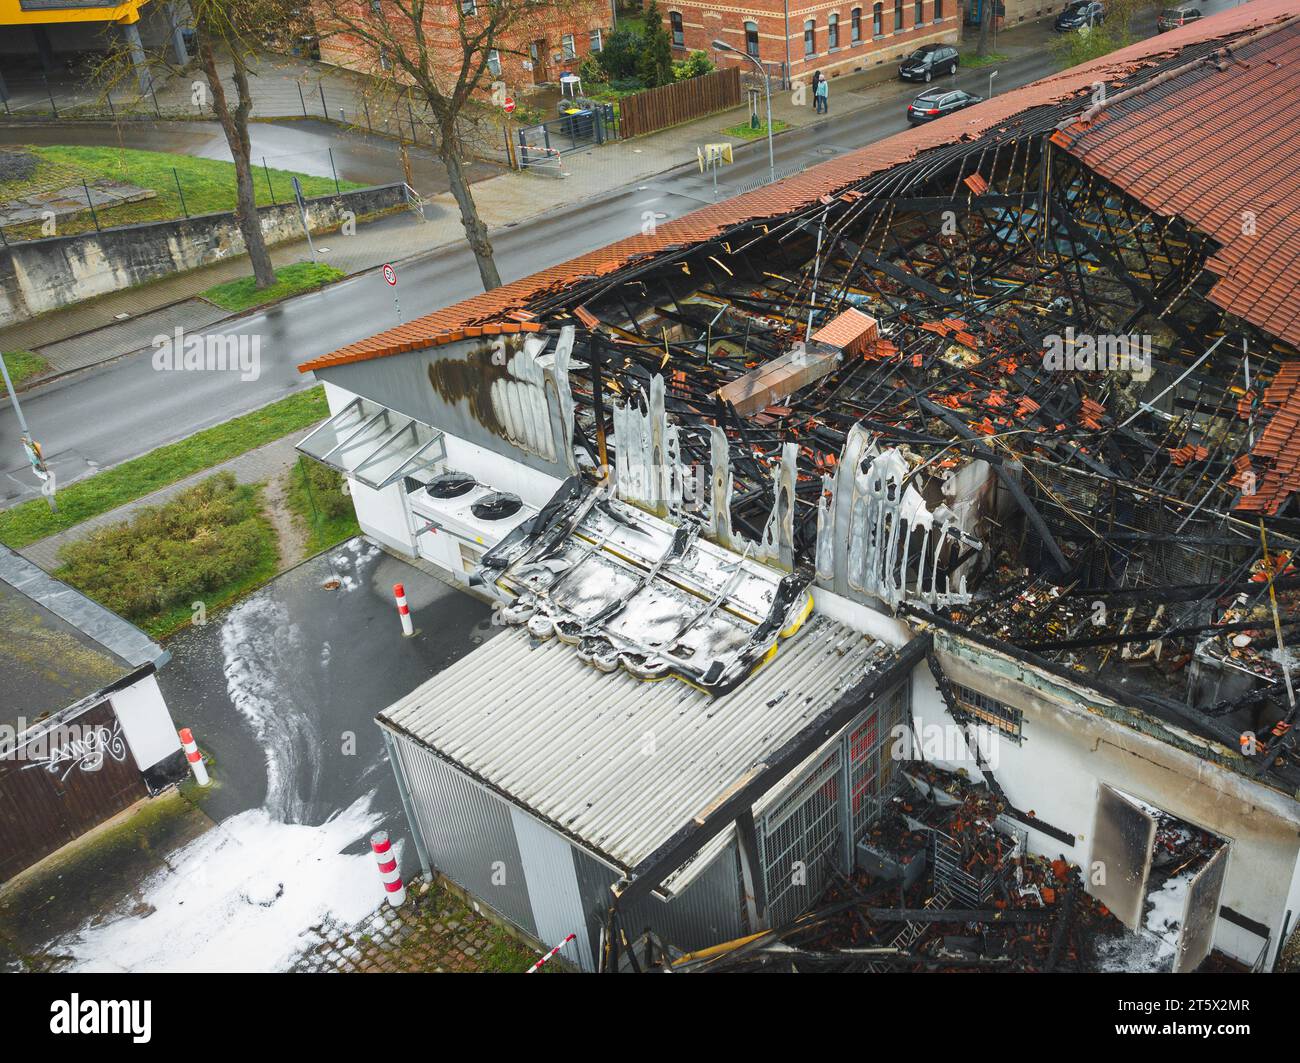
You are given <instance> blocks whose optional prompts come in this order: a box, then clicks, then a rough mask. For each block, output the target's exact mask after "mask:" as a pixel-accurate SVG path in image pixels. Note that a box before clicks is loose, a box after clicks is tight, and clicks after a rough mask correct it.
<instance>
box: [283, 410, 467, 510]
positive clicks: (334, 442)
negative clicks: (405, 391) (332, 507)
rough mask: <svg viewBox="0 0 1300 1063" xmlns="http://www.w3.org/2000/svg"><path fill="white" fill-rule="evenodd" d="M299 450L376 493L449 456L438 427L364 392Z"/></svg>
mask: <svg viewBox="0 0 1300 1063" xmlns="http://www.w3.org/2000/svg"><path fill="white" fill-rule="evenodd" d="M297 449H298V450H299V451H301V452H302V453H303V454H306V455H307V456H308V457H309V458H315V459H316V460H317V461H319V462H322V463H323V464H325V465H328V466H330V467H331V468H333V469H338V471H339V472H341V473H343V474H344V475H345V476H350V477H352V478H353V479H354V480H356V481H358V482H359V483H362V484H365V486H366V487H371V488H374V489H375V490H376V491H378V490H380V489H381V488H384V487H387V486H388V485H389V484H393V483H396V482H397V481H398V480H400V479H401V478H402V477H403V476H409V475H411V474H412V473H414V472H419V471H422V470H424V471H428V470H431V469H432V468H433V467H434V466H435V465H437V464H438V463H439V462H440V461H443V460H444V459H445V458H446V457H447V447H446V444H445V442H444V441H443V437H442V432H440V431H439V430H438V429H436V428H430V427H429V426H428V425H427V424H422V423H421V422H419V421H416V420H414V419H412V418H410V417H406V416H404V415H403V414H400V413H397V412H395V411H393V410H390V409H388V407H386V406H380V405H379V404H378V403H376V402H371V401H369V400H368V399H363V398H361V397H360V396H357V397H356V398H354V399H353V400H352V401H351V402H349V403H348V404H347V405H346V406H344V407H343V409H341V410H339V412H338V413H336V414H335V415H334V416H333V417H331V418H330V419H329V420H328V421H326V422H325V423H324V424H323V425H321V426H320V427H319V428H317V429H316V430H315V431H314V432H312V433H311V435H309V436H307V437H306V438H305V439H304V440H302V442H300V443H299V444H298V446H297Z"/></svg>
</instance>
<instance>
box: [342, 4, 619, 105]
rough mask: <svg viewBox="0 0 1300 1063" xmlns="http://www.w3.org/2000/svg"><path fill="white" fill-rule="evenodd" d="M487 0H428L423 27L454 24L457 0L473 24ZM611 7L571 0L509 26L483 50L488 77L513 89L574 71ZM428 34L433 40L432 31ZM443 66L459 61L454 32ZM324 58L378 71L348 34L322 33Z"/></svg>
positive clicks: (599, 41) (604, 27) (599, 40)
mask: <svg viewBox="0 0 1300 1063" xmlns="http://www.w3.org/2000/svg"><path fill="white" fill-rule="evenodd" d="M488 2H489V0H451V2H447V3H441V4H439V3H431V4H429V6H428V9H427V15H426V24H427V25H428V26H431V27H432V26H446V27H453V26H455V25H456V23H457V14H456V9H455V4H456V3H459V4H460V9H461V12H462V15H463V18H464V19H465V21H466V22H469V23H472V21H473V19H474V18H475V17H476V16H477V14H478V11H479V9H480V8H484V7H485V6H486V4H487V3H488ZM317 11H318V14H317V20H318V22H319V23H320V24H321V25H322V27H324V26H327V25H328V23H329V16H328V14H327V13H323V12H321V10H320V8H319V7H318V9H317ZM610 18H611V15H610V8H609V4H608V3H607V2H605V0H576V2H571V3H566V4H565V5H563V9H562V10H559V9H553V10H548V11H545V12H542V13H539V14H537V15H534V16H530V18H529V19H528V20H523V19H521V20H520V21H518V22H517V23H516V24H515V25H514V26H512V27H511V30H510V32H509V34H508V35H507V37H506V39H503V40H502V41H501V42H500V47H499V48H497V49H493V50H492V51H490V52H489V53H488V68H489V70H491V72H492V75H493V77H495V78H499V79H500V80H502V81H504V82H505V83H506V86H507V88H508V89H509V90H510V91H512V92H516V91H521V90H526V89H527V88H529V87H530V86H532V85H541V84H544V83H547V82H555V81H558V80H559V78H560V76H561V75H563V74H566V73H572V74H576V73H577V72H578V68H579V66H580V65H581V64H582V61H583V59H585V58H586V57H587V56H589V55H591V54H592V53H593V52H598V51H600V50H601V48H602V47H604V41H605V38H606V36H607V35H608V33H609V28H608V27H609V23H610ZM430 39H431V40H433V41H434V42H435V46H436V42H437V41H438V39H439V38H438V36H437V34H436V31H433V32H431V33H430ZM446 51H447V57H446V63H445V66H446V68H447V69H448V70H454V69H455V68H456V67H458V66H459V65H460V64H459V54H460V50H459V47H457V45H456V42H455V39H454V34H450V33H449V34H447V49H446ZM320 53H321V54H320V57H321V60H322V61H323V62H326V63H333V64H334V65H336V66H342V67H347V68H349V69H352V70H361V71H364V72H366V73H377V71H376V70H375V69H374V65H375V64H374V59H373V56H371V55H370V54H369V50H368V49H367V48H366V46H365V45H364V44H362V43H359V42H357V41H355V40H352V39H350V38H349V37H348V36H346V35H343V34H339V35H330V34H329V33H324V34H323V36H322V40H321V44H320Z"/></svg>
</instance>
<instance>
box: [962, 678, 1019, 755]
mask: <svg viewBox="0 0 1300 1063" xmlns="http://www.w3.org/2000/svg"><path fill="white" fill-rule="evenodd" d="M952 693H953V697H955V698H956V699H957V704H958V705H960V706H961V707H962V708H963V709H965V710H966V711H967V712H969V713H970V714H971V715H972V716H974V717H975V718H976V719H977V720H979V721H980V723H984V724H987V725H988V726H990V727H993V728H996V729H997V730H998V731H1000V732H1002V733H1003V734H1004V735H1006V736H1007V737H1008V738H1010V739H1011V740H1012V741H1013V742H1015V743H1017V744H1019V743H1020V741H1021V739H1022V738H1023V735H1022V733H1021V725H1022V723H1023V716H1022V714H1021V712H1020V710H1019V709H1017V708H1016V707H1015V706H1014V705H1008V704H1007V703H1006V702H1005V701H999V700H998V699H997V698H991V697H989V696H988V695H987V694H981V693H980V692H979V691H978V690H973V689H971V688H970V687H967V686H962V685H961V684H960V683H953V684H952Z"/></svg>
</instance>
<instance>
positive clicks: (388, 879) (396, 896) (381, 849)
mask: <svg viewBox="0 0 1300 1063" xmlns="http://www.w3.org/2000/svg"><path fill="white" fill-rule="evenodd" d="M370 848H371V849H372V850H373V851H374V854H375V863H376V864H378V865H379V877H380V879H382V880H383V883H384V892H385V893H387V894H388V903H389V904H391V905H392V906H393V907H394V908H400V907H401V906H402V903H403V902H404V901H405V900H406V887H405V886H403V885H402V873H401V872H400V871H398V870H397V850H396V849H394V848H393V843H392V842H391V841H389V839H388V831H386V830H377V831H375V833H374V834H372V835H370Z"/></svg>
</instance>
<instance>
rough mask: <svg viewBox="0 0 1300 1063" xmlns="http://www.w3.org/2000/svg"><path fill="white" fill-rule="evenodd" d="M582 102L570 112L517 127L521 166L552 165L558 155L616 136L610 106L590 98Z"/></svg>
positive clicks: (591, 145)
mask: <svg viewBox="0 0 1300 1063" xmlns="http://www.w3.org/2000/svg"><path fill="white" fill-rule="evenodd" d="M583 104H584V105H583V106H581V107H580V108H578V109H576V110H574V111H573V112H572V113H569V114H562V115H560V116H559V117H558V118H552V119H549V120H548V121H545V122H539V123H537V124H536V125H531V126H525V127H523V128H522V129H520V130H518V132H517V137H518V140H519V168H520V169H521V170H527V169H529V168H537V167H540V166H549V165H553V164H554V160H555V159H556V158H557V157H558V156H561V155H566V154H568V153H569V152H572V151H581V150H584V149H586V148H590V147H595V146H599V145H601V144H606V143H608V142H610V141H611V140H616V139H617V138H618V124H617V122H616V120H615V118H614V108H613V106H611V105H610V104H608V103H596V102H591V101H583Z"/></svg>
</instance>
